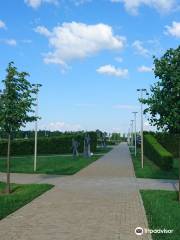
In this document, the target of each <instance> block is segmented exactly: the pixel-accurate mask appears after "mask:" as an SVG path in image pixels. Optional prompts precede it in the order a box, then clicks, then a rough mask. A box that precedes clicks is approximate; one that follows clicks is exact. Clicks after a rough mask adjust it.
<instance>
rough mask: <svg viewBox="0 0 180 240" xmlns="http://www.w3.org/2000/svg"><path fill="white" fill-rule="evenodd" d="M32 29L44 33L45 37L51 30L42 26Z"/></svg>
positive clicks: (48, 35)
mask: <svg viewBox="0 0 180 240" xmlns="http://www.w3.org/2000/svg"><path fill="white" fill-rule="evenodd" d="M34 31H35V32H37V33H40V34H41V35H44V36H45V37H50V36H51V32H50V31H49V30H48V29H47V28H46V27H44V26H38V27H36V28H35V29H34Z"/></svg>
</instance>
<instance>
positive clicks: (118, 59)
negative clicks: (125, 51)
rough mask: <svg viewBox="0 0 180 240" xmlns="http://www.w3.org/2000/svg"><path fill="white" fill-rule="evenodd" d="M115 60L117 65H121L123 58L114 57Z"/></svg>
mask: <svg viewBox="0 0 180 240" xmlns="http://www.w3.org/2000/svg"><path fill="white" fill-rule="evenodd" d="M115 60H116V61H117V62H119V63H122V62H123V58H122V57H116V58H115Z"/></svg>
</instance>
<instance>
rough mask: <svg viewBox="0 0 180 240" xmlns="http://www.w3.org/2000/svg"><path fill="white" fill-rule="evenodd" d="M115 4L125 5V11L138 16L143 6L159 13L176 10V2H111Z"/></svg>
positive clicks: (155, 0) (144, 0) (151, 0)
mask: <svg viewBox="0 0 180 240" xmlns="http://www.w3.org/2000/svg"><path fill="white" fill-rule="evenodd" d="M110 1H111V2H113V3H123V4H124V7H125V9H126V10H127V11H128V12H129V13H131V14H133V15H137V14H138V10H139V8H140V7H141V6H143V5H145V6H148V7H151V8H154V9H155V10H157V11H158V12H162V13H168V12H170V11H172V10H173V9H175V8H176V5H177V4H176V3H177V1H176V0H110Z"/></svg>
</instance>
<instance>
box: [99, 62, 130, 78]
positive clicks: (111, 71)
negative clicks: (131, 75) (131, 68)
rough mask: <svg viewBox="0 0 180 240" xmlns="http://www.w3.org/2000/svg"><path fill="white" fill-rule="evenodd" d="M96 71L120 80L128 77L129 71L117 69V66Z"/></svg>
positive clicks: (108, 66) (100, 68)
mask: <svg viewBox="0 0 180 240" xmlns="http://www.w3.org/2000/svg"><path fill="white" fill-rule="evenodd" d="M96 71H97V72H98V73H100V74H105V75H110V76H115V77H120V78H123V77H127V75H128V69H121V68H116V67H115V66H112V65H104V66H101V67H99V68H98V69H97V70H96Z"/></svg>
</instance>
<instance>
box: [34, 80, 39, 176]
mask: <svg viewBox="0 0 180 240" xmlns="http://www.w3.org/2000/svg"><path fill="white" fill-rule="evenodd" d="M33 86H34V87H35V88H36V90H37V92H36V110H35V117H36V121H35V134H34V172H36V169H37V135H38V110H39V109H38V107H39V106H38V104H39V101H38V89H39V87H41V84H33Z"/></svg>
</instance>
